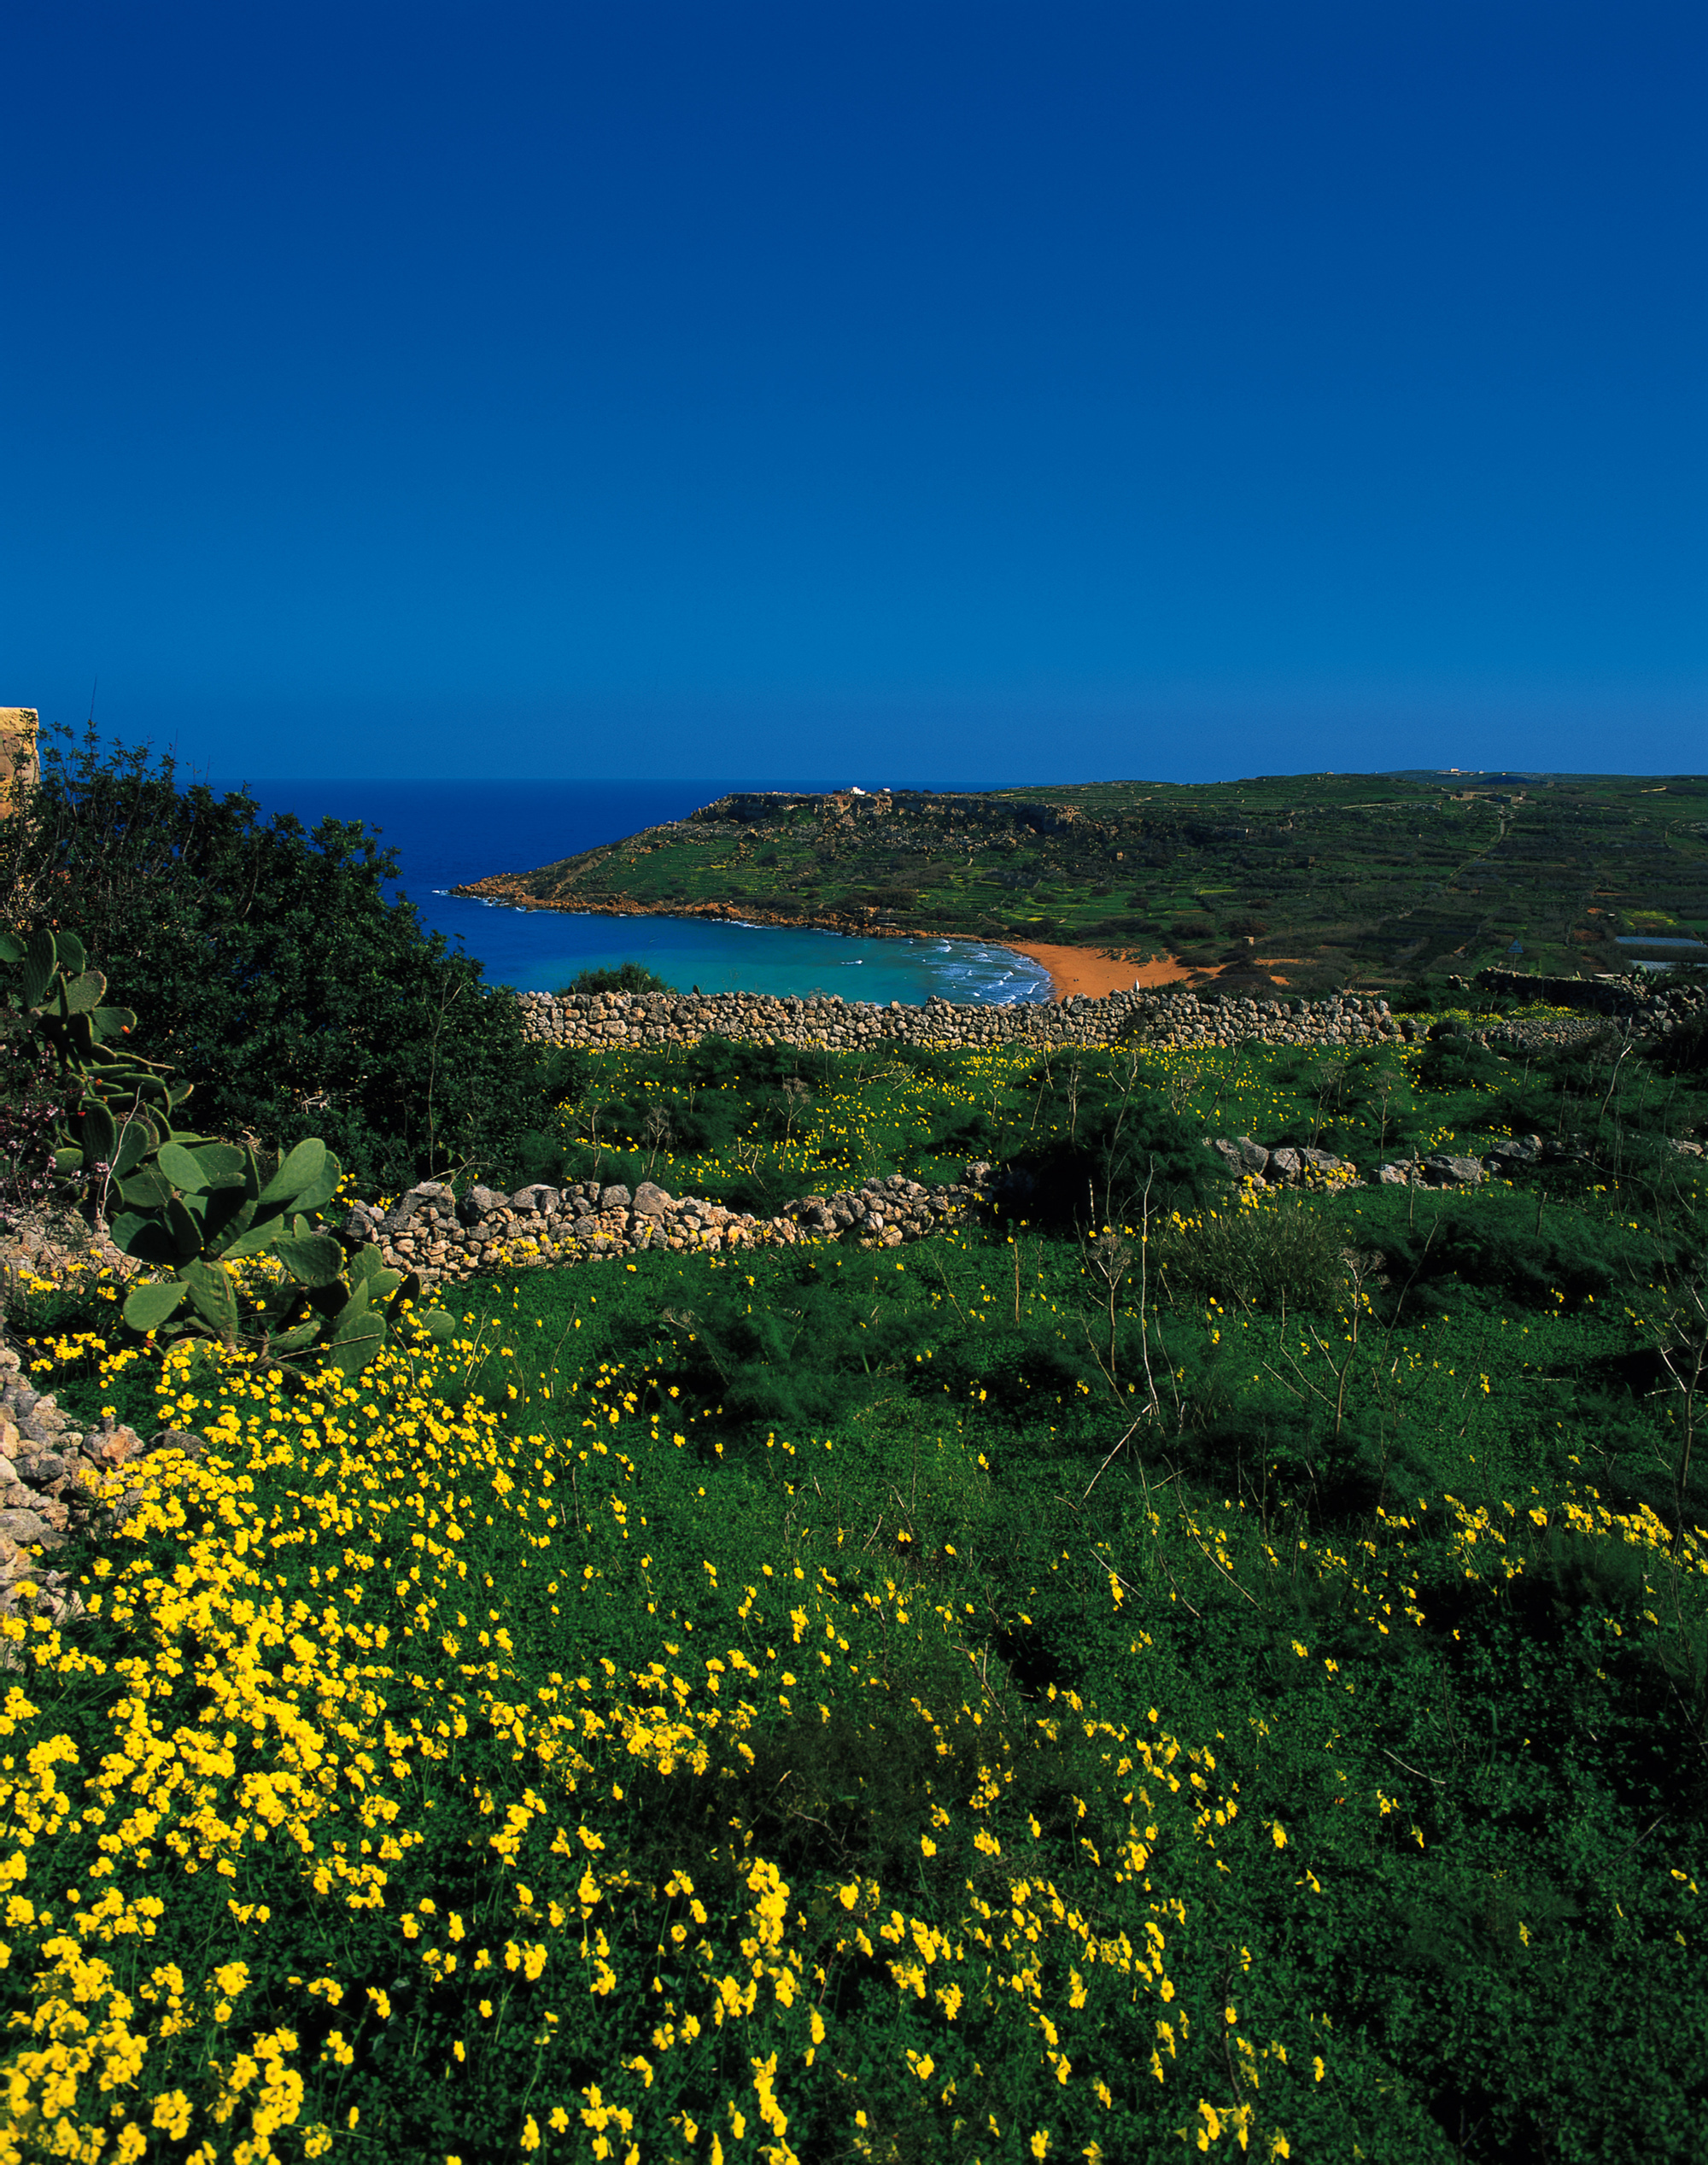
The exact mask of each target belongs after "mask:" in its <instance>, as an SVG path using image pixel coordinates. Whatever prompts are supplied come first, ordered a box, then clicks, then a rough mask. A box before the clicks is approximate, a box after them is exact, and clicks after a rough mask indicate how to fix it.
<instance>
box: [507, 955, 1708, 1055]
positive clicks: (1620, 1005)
mask: <svg viewBox="0 0 1708 2165" xmlns="http://www.w3.org/2000/svg"><path fill="white" fill-rule="evenodd" d="M1494 974H1495V973H1485V977H1484V978H1483V979H1479V980H1477V989H1481V990H1483V991H1486V992H1494V993H1496V994H1499V993H1500V992H1503V991H1504V990H1505V989H1506V980H1507V979H1508V978H1512V973H1510V972H1502V973H1499V974H1500V977H1501V979H1502V984H1501V986H1491V985H1489V984H1487V983H1486V981H1485V980H1486V979H1487V978H1488V977H1489V976H1492V975H1494ZM1543 981H1544V980H1536V979H1518V978H1512V982H1513V983H1514V984H1516V985H1519V986H1530V987H1532V988H1534V987H1535V986H1536V985H1537V984H1539V983H1541V982H1543ZM1546 981H1547V982H1549V983H1552V982H1553V980H1546ZM1561 982H1562V983H1565V984H1576V982H1577V980H1561ZM1586 982H1590V983H1593V985H1594V992H1595V998H1594V1001H1593V1002H1591V1001H1588V1000H1586V1001H1584V1002H1582V1003H1580V1004H1579V1005H1580V1008H1582V1007H1593V1009H1594V1012H1593V1014H1585V1013H1582V1012H1581V1011H1580V1012H1576V1013H1574V1014H1571V1015H1518V1016H1514V1017H1512V1018H1511V1019H1510V1020H1509V1021H1506V1022H1503V1023H1501V1024H1500V1025H1497V1026H1491V1027H1490V1029H1489V1033H1488V1036H1489V1040H1490V1041H1491V1042H1495V1043H1498V1042H1500V1041H1501V1040H1502V1039H1510V1040H1511V1041H1512V1043H1514V1044H1522V1045H1525V1046H1532V1047H1534V1046H1540V1045H1543V1044H1570V1043H1571V1042H1573V1041H1574V1040H1575V1039H1579V1038H1582V1036H1584V1035H1585V1034H1586V1033H1589V1032H1593V1031H1595V1030H1598V1029H1603V1028H1606V1027H1610V1025H1611V1027H1616V1028H1620V1029H1624V1030H1629V1031H1631V1032H1635V1033H1642V1034H1648V1033H1654V1032H1656V1031H1662V1030H1665V1029H1667V1028H1670V1027H1671V1026H1672V1025H1673V1024H1674V1023H1675V1022H1676V1021H1679V1020H1680V1019H1681V1018H1682V1016H1683V1015H1685V1014H1688V1013H1689V1012H1692V1011H1693V1009H1694V1008H1695V1006H1696V1005H1697V1004H1699V1002H1700V1001H1701V998H1702V995H1700V994H1699V993H1698V992H1695V991H1694V990H1693V988H1689V987H1677V988H1672V989H1670V990H1667V991H1660V990H1656V989H1652V988H1651V987H1649V986H1646V985H1641V984H1637V983H1635V982H1633V981H1632V980H1628V979H1617V980H1606V982H1603V981H1602V980H1586ZM1462 989H1463V991H1464V992H1465V997H1466V1000H1467V1004H1474V1001H1473V988H1472V987H1471V986H1469V985H1465V986H1463V987H1462ZM1530 997H1531V998H1535V997H1536V995H1535V992H1534V990H1533V991H1532V992H1531V994H1530ZM1553 1004H1554V1005H1556V1006H1559V1005H1565V1004H1566V1003H1565V1002H1563V1001H1555V1002H1553ZM522 1006H523V1012H524V1028H525V1029H526V1030H527V1031H528V1033H529V1035H530V1036H531V1037H533V1038H534V1039H535V1040H536V1041H537V1042H539V1043H541V1044H554V1045H576V1046H586V1047H595V1048H597V1047H602V1046H610V1047H613V1048H614V1047H618V1046H623V1045H685V1044H693V1043H694V1042H695V1041H696V1039H700V1038H703V1037H708V1036H714V1035H715V1036H719V1037H726V1038H733V1039H745V1040H749V1041H752V1042H753V1043H757V1044H792V1045H800V1046H802V1047H818V1046H828V1047H829V1048H831V1049H832V1050H844V1051H856V1050H861V1049H862V1048H863V1047H871V1046H879V1045H884V1044H916V1045H923V1046H961V1047H970V1048H974V1049H977V1048H979V1047H981V1046H991V1045H1010V1044H1012V1045H1035V1046H1037V1047H1038V1049H1039V1050H1043V1049H1044V1048H1046V1047H1050V1046H1055V1045H1068V1044H1087V1045H1091V1044H1115V1043H1129V1044H1162V1045H1167V1044H1243V1043H1244V1042H1246V1041H1247V1040H1249V1039H1259V1040H1261V1041H1262V1042H1263V1043H1266V1044H1296V1045H1313V1046H1322V1047H1325V1048H1332V1047H1341V1048H1344V1047H1348V1046H1354V1045H1372V1044H1383V1043H1389V1042H1392V1043H1401V1042H1410V1041H1412V1040H1413V1039H1418V1038H1420V1037H1422V1036H1423V1034H1424V1032H1425V1031H1426V1030H1427V1028H1428V1027H1429V1020H1430V1018H1429V1017H1428V1016H1427V1015H1424V1016H1415V1015H1394V1014H1393V1013H1392V1012H1391V1011H1390V1010H1389V1005H1388V1003H1387V1001H1386V1000H1385V999H1383V998H1379V997H1378V996H1377V995H1374V994H1369V993H1363V994H1360V993H1343V994H1337V995H1335V996H1333V997H1331V998H1326V999H1320V1000H1306V999H1287V998H1280V997H1277V998H1272V999H1271V998H1256V997H1254V996H1253V995H1250V994H1246V993H1220V994H1219V993H1217V992H1214V991H1211V990H1206V991H1203V992H1178V991H1173V990H1170V991H1134V992H1114V993H1110V994H1109V995H1108V996H1107V997H1106V998H1103V999H1091V998H1084V997H1075V998H1070V999H1066V1000H1059V1001H1056V1000H1049V1001H1027V1002H1024V1003H1020V1002H1017V1003H1015V1004H1012V1005H1009V1006H1004V1007H988V1006H982V1007H981V1006H956V1005H955V1004H951V1002H950V1001H948V1000H943V999H937V998H933V999H930V1000H927V1002H926V1004H924V1005H923V1006H922V1007H904V1006H903V1005H902V1004H901V1003H900V1002H899V1001H892V1003H891V1004H890V1005H889V1006H888V1007H879V1006H874V1005H872V1004H868V1003H863V1002H860V1001H847V1000H843V999H841V998H838V997H837V996H835V995H834V994H819V995H814V996H813V997H811V998H804V999H800V998H789V999H781V998H774V997H771V996H768V995H765V994H761V993H755V992H715V993H690V994H687V995H683V994H681V993H668V992H654V993H645V992H642V993H635V992H580V993H570V994H566V995H564V996H561V997H559V996H558V995H556V994H553V993H549V992H524V994H523V995H522Z"/></svg>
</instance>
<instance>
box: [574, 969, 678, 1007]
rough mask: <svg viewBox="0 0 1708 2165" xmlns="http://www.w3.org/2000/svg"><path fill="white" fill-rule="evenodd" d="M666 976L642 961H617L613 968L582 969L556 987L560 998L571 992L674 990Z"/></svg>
mask: <svg viewBox="0 0 1708 2165" xmlns="http://www.w3.org/2000/svg"><path fill="white" fill-rule="evenodd" d="M675 991H676V986H674V985H672V984H671V983H670V980H669V979H668V978H664V977H660V976H659V975H658V972H657V971H656V970H650V969H648V968H646V965H645V964H644V963H618V964H617V968H615V969H584V970H582V971H580V972H578V973H577V974H576V976H574V977H572V978H571V979H570V981H569V983H568V984H567V985H560V986H559V987H558V994H557V997H558V998H559V999H560V1000H561V999H564V998H566V997H567V996H568V995H569V994H570V993H572V992H675Z"/></svg>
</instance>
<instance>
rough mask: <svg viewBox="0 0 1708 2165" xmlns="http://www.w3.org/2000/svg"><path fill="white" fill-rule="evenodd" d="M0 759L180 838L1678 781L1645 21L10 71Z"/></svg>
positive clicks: (1665, 24) (1517, 14) (1680, 391)
mask: <svg viewBox="0 0 1708 2165" xmlns="http://www.w3.org/2000/svg"><path fill="white" fill-rule="evenodd" d="M8 20H9V26H8V29H7V31H6V32H5V41H4V45H3V68H4V81H5V85H6V112H7V130H6V132H7V143H6V150H5V166H6V175H7V180H6V196H7V203H6V209H5V213H4V225H3V235H0V245H3V259H0V268H3V278H4V290H5V293H6V296H7V305H6V311H5V314H6V324H7V330H6V336H5V340H4V342H3V359H0V370H3V383H0V405H3V419H0V446H3V468H0V471H3V483H4V500H3V518H0V701H4V700H21V701H23V702H26V703H28V704H32V705H39V706H40V707H41V708H42V709H43V710H44V714H45V715H46V716H47V717H50V718H51V719H56V720H61V721H77V720H79V719H80V718H81V717H82V714H83V712H84V711H85V707H86V705H87V703H88V699H89V691H90V684H91V679H92V678H94V677H95V676H97V675H98V676H99V678H100V682H101V691H100V703H99V708H98V714H97V718H98V719H99V721H100V722H102V723H103V724H104V725H105V727H106V728H108V729H109V730H111V731H114V732H116V733H117V734H120V735H121V736H123V737H126V738H127V739H134V738H139V737H151V738H153V739H154V740H156V741H158V742H166V741H168V740H170V741H174V742H175V743H176V744H177V746H178V748H179V750H180V752H183V753H184V754H185V755H186V756H188V757H189V758H190V759H191V760H193V761H196V762H198V763H200V764H203V765H207V766H211V767H212V768H213V769H216V770H217V771H219V772H223V773H230V772H234V771H243V772H249V773H254V774H270V775H290V774H297V775H314V774H319V775H333V774H345V775H465V774H483V775H494V776H503V775H517V776H520V775H564V776H575V775H644V774H647V773H652V774H657V775H697V774H703V773H705V772H707V771H708V770H714V771H720V772H723V773H742V774H751V775H764V774H767V773H790V774H795V773H800V772H815V773H817V772H836V771H839V770H840V769H842V768H843V767H844V766H846V767H847V769H848V771H849V774H850V775H851V776H852V775H863V776H865V777H866V778H867V779H873V778H876V779H879V780H888V781H903V780H913V781H956V780H960V781H977V780H990V781H998V780H1012V781H1023V780H1039V779H1052V778H1060V779H1074V778H1085V777H1091V776H1094V775H1152V776H1157V777H1161V778H1171V779H1188V778H1193V777H1200V776H1212V775H1232V774H1237V773H1243V772H1251V771H1269V772H1274V771H1279V770H1284V769H1307V768H1319V767H1325V766H1328V767H1335V768H1354V767H1361V768H1368V767H1373V766H1378V765H1389V764H1459V765H1473V764H1480V765H1498V764H1529V765H1546V766H1553V767H1561V768H1565V767H1590V768H1601V769H1607V768H1622V769H1623V768H1632V769H1650V770H1666V769H1679V768H1697V769H1699V768H1701V767H1704V766H1705V765H1708V756H1705V746H1708V698H1705V693H1708V610H1705V603H1708V414H1705V400H1704V394H1705V385H1708V369H1705V362H1708V335H1705V334H1708V305H1705V304H1708V293H1705V278H1704V272H1705V265H1708V255H1705V246H1704V243H1705V239H1708V129H1705V128H1704V126H1703V125H1702V116H1703V114H1704V112H1705V110H1708V9H1704V8H1703V6H1702V5H1701V0H1690V3H1689V4H1683V5H1658V4H1644V0H1618V3H1617V4H1613V0H1597V4H1594V5H1590V6H1583V5H1574V4H1571V0H1538V4H1534V5H1529V4H1524V5H1520V4H1508V0H1469V4H1452V3H1451V0H1448V3H1446V4H1437V3H1436V0H1431V3H1430V4H1427V5H1421V6H1420V5H1410V6H1402V5H1400V4H1398V0H1394V4H1385V3H1383V0H1378V3H1377V4H1372V0H1344V3H1343V4H1340V3H1335V4H1321V3H1319V0H1287V4H1286V5H1284V6H1283V5H1277V4H1275V0H1257V3H1256V4H1220V3H1219V0H1176V4H1173V5H1170V6H1156V5H1148V4H1144V0H1125V4H1120V5H1113V6H1101V5H1085V4H1073V0H1050V3H1045V0H1038V4H1033V5H1028V6H1007V5H1003V4H1000V0H977V4H973V5H965V6H963V5H958V4H946V3H945V0H905V4H902V5H891V4H887V0H856V3H853V4H841V5H834V6H833V5H820V4H813V0H787V4H778V5H753V4H747V3H746V0H716V3H715V4H714V0H697V4H671V3H670V0H620V4H615V5H613V4H611V0H604V4H602V5H600V6H599V7H597V8H593V7H587V6H582V5H576V4H570V0H554V4H550V5H540V6H532V5H519V4H503V0H499V4H490V5H475V4H467V5H462V6H456V7H446V6H442V5H434V4H431V0H410V4H409V5H408V6H407V7H404V6H397V7H391V6H381V5H371V4H366V0H338V4H336V6H323V5H319V4H313V0H290V3H289V4H288V5H283V4H262V3H261V0H246V3H245V4H242V5H237V6H233V5H232V4H231V0H219V4H217V5H203V4H174V0H161V3H160V4H157V5H151V6H144V5H143V4H141V3H140V0H125V4H122V5H120V4H112V0H80V4H79V5H77V6H74V7H73V6H64V5H61V6H46V7H38V8H34V9H23V8H15V9H12V10H11V11H9V19H8Z"/></svg>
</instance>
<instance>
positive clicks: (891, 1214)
mask: <svg viewBox="0 0 1708 2165" xmlns="http://www.w3.org/2000/svg"><path fill="white" fill-rule="evenodd" d="M988 1171H989V1168H988V1167H978V1166H974V1167H968V1178H967V1179H963V1180H962V1182H959V1183H957V1184H956V1185H953V1186H941V1187H935V1188H927V1187H925V1186H923V1185H921V1183H920V1182H919V1181H917V1180H909V1179H904V1177H903V1176H902V1175H901V1174H900V1173H892V1174H890V1175H889V1176H888V1177H887V1178H886V1179H873V1180H869V1181H867V1183H866V1184H865V1185H864V1186H863V1187H862V1188H858V1189H848V1190H845V1191H842V1192H840V1193H839V1194H836V1195H832V1196H803V1197H798V1198H797V1199H796V1200H795V1201H793V1202H787V1203H785V1204H784V1205H783V1207H782V1208H781V1210H780V1211H779V1212H778V1213H777V1214H775V1216H774V1217H769V1218H763V1217H758V1216H756V1215H755V1214H753V1213H752V1211H744V1210H731V1209H728V1208H727V1207H726V1206H725V1205H723V1204H722V1203H717V1202H708V1201H707V1200H706V1199H705V1197H699V1196H672V1195H670V1194H668V1193H667V1192H666V1191H665V1190H664V1189H663V1188H661V1187H658V1185H656V1184H655V1183H654V1182H652V1181H651V1180H643V1181H642V1182H641V1184H640V1186H639V1187H638V1188H636V1189H635V1191H634V1192H633V1194H631V1193H630V1192H629V1190H628V1189H627V1188H626V1187H621V1186H606V1187H601V1186H600V1185H598V1184H597V1183H596V1182H594V1181H582V1182H579V1183H576V1185H571V1186H570V1187H566V1188H553V1187H549V1186H547V1185H546V1184H545V1183H544V1182H536V1183H535V1185H532V1186H530V1187H526V1188H518V1190H517V1191H516V1193H515V1194H514V1195H512V1196H502V1195H500V1194H498V1193H496V1192H495V1191H494V1190H492V1189H490V1188H478V1187H477V1188H471V1190H470V1191H469V1192H468V1193H467V1194H466V1195H465V1196H462V1197H459V1196H457V1195H456V1194H454V1193H453V1191H452V1190H451V1189H449V1188H448V1187H446V1186H444V1185H442V1184H441V1183H440V1182H438V1181H436V1180H426V1181H424V1182H423V1183H422V1184H421V1185H420V1186H419V1187H415V1188H412V1189H411V1190H410V1191H409V1192H408V1194H407V1195H406V1196H404V1197H401V1198H400V1200H399V1201H398V1202H397V1203H396V1204H395V1206H394V1207H393V1208H391V1209H390V1210H389V1211H385V1212H381V1211H379V1210H377V1209H376V1208H374V1207H373V1206H372V1205H371V1204H369V1203H365V1202H358V1203H355V1204H354V1205H353V1206H352V1208H351V1209H350V1212H349V1214H348V1217H346V1219H345V1220H344V1222H343V1225H342V1227H341V1228H340V1232H341V1234H342V1238H343V1240H344V1242H345V1243H346V1245H347V1246H348V1247H350V1248H353V1249H354V1248H360V1247H364V1246H366V1244H367V1243H369V1242H372V1243H374V1244H376V1245H377V1247H378V1249H379V1250H380V1252H381V1254H382V1255H383V1256H384V1258H385V1261H387V1263H388V1264H389V1265H390V1267H392V1268H393V1269H394V1270H400V1271H404V1272H409V1271H413V1272H414V1273H416V1274H417V1275H418V1277H419V1278H420V1279H421V1281H422V1283H423V1284H424V1285H436V1284H442V1283H445V1282H447V1281H454V1280H457V1279H465V1278H470V1277H472V1276H473V1275H474V1273H476V1272H477V1271H494V1270H514V1269H516V1268H518V1267H526V1266H529V1265H539V1264H546V1263H549V1264H552V1265H554V1266H556V1267H558V1268H560V1269H561V1268H564V1267H568V1266H570V1265H573V1264H578V1263H598V1262H610V1261H614V1260H616V1259H617V1258H619V1257H628V1256H631V1255H644V1254H646V1252H647V1251H648V1250H649V1249H668V1250H670V1252H671V1253H672V1254H675V1255H688V1254H699V1253H703V1252H705V1251H713V1252H716V1251H719V1250H722V1249H752V1248H766V1247H793V1246H795V1245H797V1244H798V1243H801V1242H803V1241H816V1240H841V1239H851V1240H852V1241H853V1242H854V1243H856V1244H857V1245H858V1246H860V1247H862V1248H898V1247H899V1246H901V1244H902V1243H904V1241H910V1240H920V1239H922V1238H924V1237H925V1236H926V1235H927V1233H933V1232H939V1231H940V1230H941V1229H942V1228H943V1227H944V1226H947V1225H953V1224H956V1223H959V1222H960V1221H961V1220H963V1219H964V1218H965V1217H966V1216H967V1215H968V1213H969V1212H970V1211H971V1210H972V1208H973V1207H974V1204H975V1203H976V1202H978V1201H979V1200H980V1197H981V1195H982V1194H983V1193H984V1192H985V1191H984V1190H983V1188H982V1187H981V1186H980V1185H979V1184H978V1181H977V1179H976V1177H975V1176H977V1175H979V1174H980V1173H988Z"/></svg>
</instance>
